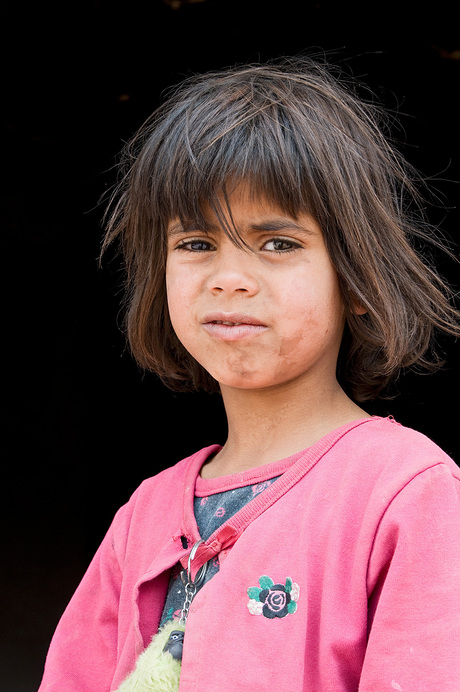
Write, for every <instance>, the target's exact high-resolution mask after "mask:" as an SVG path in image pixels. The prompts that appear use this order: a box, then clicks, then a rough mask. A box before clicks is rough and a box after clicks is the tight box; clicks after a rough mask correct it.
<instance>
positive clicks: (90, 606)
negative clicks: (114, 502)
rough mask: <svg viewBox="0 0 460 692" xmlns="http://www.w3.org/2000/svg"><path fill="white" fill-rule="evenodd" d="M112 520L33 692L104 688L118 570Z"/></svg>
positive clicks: (112, 655)
mask: <svg viewBox="0 0 460 692" xmlns="http://www.w3.org/2000/svg"><path fill="white" fill-rule="evenodd" d="M121 513H122V512H121V511H120V512H119V514H118V515H117V517H116V518H115V520H114V523H113V524H112V526H111V528H110V529H109V531H108V533H107V535H106V536H105V538H104V540H103V541H102V543H101V545H100V547H99V549H98V551H97V552H96V554H95V556H94V558H93V560H92V562H91V564H90V566H89V568H88V570H87V572H86V574H85V575H84V577H83V579H82V581H81V583H80V585H79V586H78V588H77V590H76V591H75V594H74V595H73V597H72V599H71V601H70V603H69V605H68V606H67V608H66V610H65V611H64V614H63V616H62V618H61V620H60V622H59V624H58V626H57V628H56V631H55V633H54V636H53V639H52V641H51V645H50V648H49V651H48V655H47V658H46V664H45V670H44V675H43V679H42V683H41V686H40V688H39V692H57V691H58V690H59V692H94V690H98V692H108V691H109V689H110V685H111V682H112V677H113V674H114V669H115V665H116V656H117V639H118V632H117V630H118V604H119V597H120V585H121V571H120V568H119V565H118V560H117V557H116V550H115V526H116V524H117V522H119V515H120V514H121Z"/></svg>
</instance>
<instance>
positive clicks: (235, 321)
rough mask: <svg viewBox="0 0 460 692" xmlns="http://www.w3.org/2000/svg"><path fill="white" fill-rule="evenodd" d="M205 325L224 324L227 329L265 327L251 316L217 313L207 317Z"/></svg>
mask: <svg viewBox="0 0 460 692" xmlns="http://www.w3.org/2000/svg"><path fill="white" fill-rule="evenodd" d="M203 324H224V325H226V326H227V327H237V326H240V325H242V324H252V325H254V326H256V327H265V326H266V325H264V323H263V322H261V321H260V320H258V319H257V318H256V317H252V316H251V315H244V314H240V313H222V312H216V313H211V314H209V315H206V317H205V318H204V319H203Z"/></svg>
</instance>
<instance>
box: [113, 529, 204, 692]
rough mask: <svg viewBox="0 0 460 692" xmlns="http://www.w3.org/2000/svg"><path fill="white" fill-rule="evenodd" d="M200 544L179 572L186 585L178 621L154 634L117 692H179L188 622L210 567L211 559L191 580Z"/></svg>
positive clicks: (196, 545)
mask: <svg viewBox="0 0 460 692" xmlns="http://www.w3.org/2000/svg"><path fill="white" fill-rule="evenodd" d="M201 543H204V541H203V540H202V539H200V540H199V541H197V542H196V543H195V545H194V546H193V548H192V550H191V551H190V555H189V558H188V565H187V569H184V570H183V571H182V572H181V575H180V576H181V579H182V582H183V584H184V588H185V599H184V605H183V606H182V610H181V614H180V618H179V620H170V621H169V622H167V623H166V624H165V625H164V626H163V627H162V628H161V629H160V630H159V631H158V633H157V634H156V635H154V637H152V641H151V642H150V644H149V646H148V647H147V648H146V649H145V651H144V652H143V653H142V654H141V655H140V656H139V658H138V659H137V662H136V668H135V669H134V671H133V672H132V673H131V674H130V675H129V676H128V677H127V678H126V679H125V680H124V682H123V683H122V684H121V685H120V687H119V688H118V690H117V692H177V691H178V690H179V680H180V670H181V662H182V653H183V648H184V637H185V625H186V622H187V618H188V614H189V610H190V606H191V604H192V601H193V599H194V597H195V594H196V592H197V591H198V589H199V588H200V586H202V584H203V582H204V580H205V578H206V573H207V571H208V567H209V562H206V563H205V564H204V565H202V567H200V569H199V570H198V572H197V573H196V576H195V579H194V580H193V579H192V564H193V560H194V558H195V555H196V551H197V549H198V546H199V545H200V544H201Z"/></svg>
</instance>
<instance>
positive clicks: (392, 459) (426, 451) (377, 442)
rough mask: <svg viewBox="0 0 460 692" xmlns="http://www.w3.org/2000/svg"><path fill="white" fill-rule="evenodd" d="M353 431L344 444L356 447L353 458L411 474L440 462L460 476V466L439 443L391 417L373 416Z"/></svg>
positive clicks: (392, 472) (456, 475) (367, 463)
mask: <svg viewBox="0 0 460 692" xmlns="http://www.w3.org/2000/svg"><path fill="white" fill-rule="evenodd" d="M352 433H353V434H352V435H350V436H348V437H349V439H348V440H346V442H345V445H346V446H347V448H348V449H350V448H351V449H353V450H354V453H353V457H354V458H355V459H358V460H359V461H361V463H364V464H366V465H371V466H372V467H375V468H376V470H377V469H378V470H379V472H384V471H385V469H388V472H389V473H391V474H394V473H395V472H396V471H399V472H400V473H402V474H403V475H405V476H406V477H408V476H411V475H417V474H418V473H420V472H423V471H424V470H427V469H429V468H431V467H433V466H436V465H439V464H441V465H445V467H446V469H448V470H449V473H450V474H452V475H453V476H454V477H456V478H458V479H460V468H459V467H458V466H457V464H456V463H455V462H454V460H453V459H452V458H451V457H450V456H449V455H448V454H446V452H445V451H444V450H443V449H441V447H440V446H439V445H437V444H436V443H435V442H434V441H433V440H431V439H430V438H429V437H427V435H425V434H423V433H421V432H419V431H417V430H414V429H412V428H408V427H406V426H404V425H401V424H400V423H398V422H397V421H395V420H394V419H393V418H391V417H389V418H379V417H374V418H371V419H369V420H368V422H367V423H366V424H365V425H360V426H358V427H356V428H355V429H354V430H353V431H352Z"/></svg>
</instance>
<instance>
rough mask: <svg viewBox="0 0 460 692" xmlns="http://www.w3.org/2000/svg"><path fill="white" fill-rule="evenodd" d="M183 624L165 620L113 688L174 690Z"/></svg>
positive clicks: (153, 691)
mask: <svg viewBox="0 0 460 692" xmlns="http://www.w3.org/2000/svg"><path fill="white" fill-rule="evenodd" d="M184 630H185V625H182V624H179V622H178V621H177V620H173V621H170V622H167V623H166V624H165V625H164V626H163V627H162V628H161V629H160V630H159V632H158V633H157V634H156V635H155V636H154V637H153V638H152V641H151V643H150V644H149V646H148V647H147V648H146V649H145V651H144V652H143V653H142V654H141V655H140V656H139V658H138V659H137V662H136V667H135V669H134V670H133V672H132V673H130V675H128V677H127V678H126V679H125V680H124V681H123V682H122V684H121V685H120V687H119V688H118V690H117V692H177V691H178V689H179V679H180V669H181V662H182V645H183V639H184V634H183V633H184Z"/></svg>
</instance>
